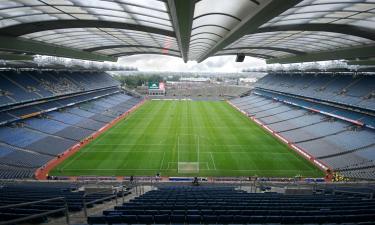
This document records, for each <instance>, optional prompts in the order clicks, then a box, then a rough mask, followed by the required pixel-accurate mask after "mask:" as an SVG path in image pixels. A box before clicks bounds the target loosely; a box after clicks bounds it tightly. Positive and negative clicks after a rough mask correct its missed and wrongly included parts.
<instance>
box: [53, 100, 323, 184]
mask: <svg viewBox="0 0 375 225" xmlns="http://www.w3.org/2000/svg"><path fill="white" fill-rule="evenodd" d="M179 163H180V167H179ZM157 172H160V173H161V175H162V176H190V175H191V176H194V175H199V176H254V175H257V176H272V177H293V176H296V175H302V176H304V177H322V176H323V173H322V172H321V171H320V170H319V169H317V168H316V167H314V166H313V165H312V164H310V163H309V162H308V161H306V160H305V159H303V158H302V157H300V156H299V155H298V154H296V153H295V152H294V151H293V150H291V149H289V148H288V146H287V145H285V144H283V143H281V142H279V141H278V140H277V139H275V138H274V137H273V136H272V135H270V134H268V133H267V132H266V131H264V130H263V129H262V128H260V127H259V126H258V125H257V124H255V123H254V122H252V121H250V120H249V119H248V118H246V117H245V116H244V115H242V114H241V113H240V112H238V111H237V110H235V109H234V108H232V107H231V106H230V105H229V104H228V103H226V102H219V101H212V102H204V101H148V102H146V103H145V104H144V105H143V106H142V107H140V108H139V109H138V110H137V111H135V112H134V113H132V114H131V115H130V116H129V117H128V118H126V119H124V120H122V121H120V122H119V123H117V124H116V125H115V126H114V127H112V128H111V129H109V130H108V131H106V132H105V133H103V134H102V135H101V136H99V137H98V138H97V139H95V140H94V141H92V142H91V143H90V144H88V145H86V146H85V147H84V148H82V149H81V150H80V151H79V152H77V153H76V154H75V155H73V156H72V157H70V158H68V159H67V160H65V161H64V162H63V163H61V164H60V165H59V166H57V167H56V168H55V169H54V170H53V171H51V175H64V176H78V175H81V176H84V175H98V176H123V175H124V176H128V175H155V174H156V173H157Z"/></svg>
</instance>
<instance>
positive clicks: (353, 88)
mask: <svg viewBox="0 0 375 225" xmlns="http://www.w3.org/2000/svg"><path fill="white" fill-rule="evenodd" d="M256 87H258V88H264V89H269V90H274V91H279V92H283V93H290V94H293V95H298V96H303V97H308V98H313V99H318V100H323V101H326V102H332V103H338V104H343V105H346V106H351V107H358V108H362V109H366V110H372V111H375V76H350V75H337V76H332V75H328V74H317V75H310V74H308V75H303V74H277V73H274V74H269V75H267V76H265V77H263V78H262V79H260V80H259V81H258V82H257V83H256Z"/></svg>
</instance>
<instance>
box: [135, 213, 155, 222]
mask: <svg viewBox="0 0 375 225" xmlns="http://www.w3.org/2000/svg"><path fill="white" fill-rule="evenodd" d="M137 217H138V223H145V224H151V223H154V217H153V216H152V215H139V216H137Z"/></svg>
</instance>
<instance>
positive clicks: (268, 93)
mask: <svg viewBox="0 0 375 225" xmlns="http://www.w3.org/2000/svg"><path fill="white" fill-rule="evenodd" d="M339 77H340V79H337V77H335V76H333V77H332V76H329V75H324V74H318V75H316V76H302V75H300V74H297V75H288V74H270V75H267V76H265V77H263V78H262V79H260V80H259V82H257V83H256V85H255V87H256V88H255V89H254V90H253V91H252V94H251V95H249V96H246V97H242V98H236V99H233V100H231V102H232V103H233V104H234V105H236V106H237V107H238V108H240V109H241V110H243V111H245V112H246V113H247V114H248V115H249V116H253V117H254V118H256V119H257V120H259V121H260V122H261V123H263V124H264V125H266V126H267V127H268V128H270V129H272V130H273V131H274V132H276V133H277V134H278V135H280V136H282V137H284V138H286V139H287V140H288V141H289V142H290V143H293V144H296V145H297V146H299V147H300V148H301V149H303V150H305V151H306V152H307V153H308V154H310V155H312V156H313V157H315V158H317V159H319V160H320V161H321V162H324V163H325V164H327V165H329V166H330V167H331V168H332V169H334V170H335V171H337V172H340V173H342V174H343V175H345V176H346V177H350V178H361V179H375V176H374V174H375V173H374V168H375V162H374V157H373V156H372V153H373V152H375V130H374V128H375V127H374V125H375V120H374V114H373V110H374V108H373V107H372V104H373V101H374V99H373V97H372V93H373V92H374V89H373V86H372V85H369V83H371V82H374V80H373V77H372V76H356V77H352V76H349V75H341V76H340V75H339ZM341 78H343V79H341ZM322 92H323V93H322ZM354 98H355V99H356V100H355V101H354V100H353V99H354ZM353 103H355V104H353ZM362 151H363V154H362V153H361V152H362Z"/></svg>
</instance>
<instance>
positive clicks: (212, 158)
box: [210, 152, 216, 170]
mask: <svg viewBox="0 0 375 225" xmlns="http://www.w3.org/2000/svg"><path fill="white" fill-rule="evenodd" d="M210 156H211V160H212V163H213V164H214V169H215V170H216V165H215V160H214V157H213V156H212V152H210Z"/></svg>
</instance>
